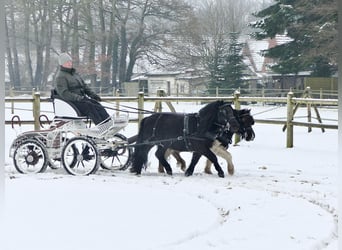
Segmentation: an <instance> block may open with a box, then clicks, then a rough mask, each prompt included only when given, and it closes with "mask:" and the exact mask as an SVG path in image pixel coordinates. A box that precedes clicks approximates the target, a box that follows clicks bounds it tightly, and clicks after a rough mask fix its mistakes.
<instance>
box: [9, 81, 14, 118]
mask: <svg viewBox="0 0 342 250" xmlns="http://www.w3.org/2000/svg"><path fill="white" fill-rule="evenodd" d="M10 97H14V88H13V87H12V88H10ZM11 114H14V101H13V100H12V101H11Z"/></svg>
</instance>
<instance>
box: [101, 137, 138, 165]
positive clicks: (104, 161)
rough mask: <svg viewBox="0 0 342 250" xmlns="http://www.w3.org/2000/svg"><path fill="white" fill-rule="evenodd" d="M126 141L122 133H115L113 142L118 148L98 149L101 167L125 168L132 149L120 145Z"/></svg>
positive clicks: (128, 163)
mask: <svg viewBox="0 0 342 250" xmlns="http://www.w3.org/2000/svg"><path fill="white" fill-rule="evenodd" d="M126 142H127V138H126V137H125V136H124V135H122V134H115V135H114V138H113V143H114V144H117V145H118V148H114V149H103V150H102V151H100V156H101V167H102V168H104V169H108V170H126V169H127V168H128V167H129V165H130V164H131V160H132V155H133V150H132V148H130V147H120V148H119V146H122V145H123V144H125V143H126Z"/></svg>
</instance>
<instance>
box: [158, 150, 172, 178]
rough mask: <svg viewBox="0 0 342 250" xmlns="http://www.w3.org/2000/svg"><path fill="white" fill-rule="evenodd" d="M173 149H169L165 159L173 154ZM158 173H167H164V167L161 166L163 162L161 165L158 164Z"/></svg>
mask: <svg viewBox="0 0 342 250" xmlns="http://www.w3.org/2000/svg"><path fill="white" fill-rule="evenodd" d="M172 151H173V150H172V149H170V148H168V149H167V150H166V151H165V155H164V158H165V159H167V158H168V157H169V156H170V154H171V153H172ZM158 173H165V171H164V166H163V165H162V164H161V162H160V161H159V164H158Z"/></svg>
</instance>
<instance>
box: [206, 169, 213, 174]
mask: <svg viewBox="0 0 342 250" xmlns="http://www.w3.org/2000/svg"><path fill="white" fill-rule="evenodd" d="M204 173H206V174H213V172H211V170H207V169H204Z"/></svg>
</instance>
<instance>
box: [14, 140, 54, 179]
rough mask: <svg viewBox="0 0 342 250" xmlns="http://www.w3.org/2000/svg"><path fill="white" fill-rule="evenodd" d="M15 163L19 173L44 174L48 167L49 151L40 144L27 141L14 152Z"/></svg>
mask: <svg viewBox="0 0 342 250" xmlns="http://www.w3.org/2000/svg"><path fill="white" fill-rule="evenodd" d="M13 163H14V167H15V168H16V169H17V170H18V172H19V173H22V174H31V173H42V172H44V171H45V170H46V168H47V165H48V160H47V151H46V149H45V147H44V146H43V145H42V144H41V143H40V142H38V141H36V140H34V139H28V140H25V141H23V142H22V143H20V144H19V145H18V146H17V148H16V149H15V150H14V154H13Z"/></svg>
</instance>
